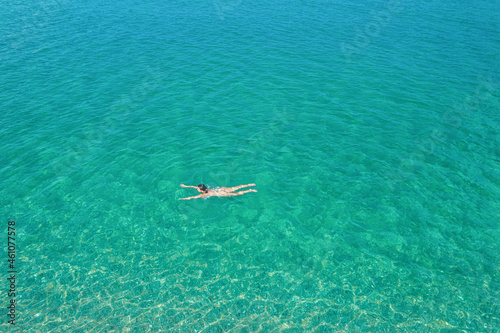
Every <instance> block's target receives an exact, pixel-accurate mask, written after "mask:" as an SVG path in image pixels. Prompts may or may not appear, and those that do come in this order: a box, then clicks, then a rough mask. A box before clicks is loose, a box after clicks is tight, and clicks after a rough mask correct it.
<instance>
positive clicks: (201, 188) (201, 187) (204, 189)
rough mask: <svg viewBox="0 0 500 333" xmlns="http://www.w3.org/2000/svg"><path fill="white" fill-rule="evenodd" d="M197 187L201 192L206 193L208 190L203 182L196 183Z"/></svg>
mask: <svg viewBox="0 0 500 333" xmlns="http://www.w3.org/2000/svg"><path fill="white" fill-rule="evenodd" d="M198 188H199V189H200V190H201V191H202V192H203V193H207V192H208V189H207V187H206V186H205V185H203V184H200V185H198Z"/></svg>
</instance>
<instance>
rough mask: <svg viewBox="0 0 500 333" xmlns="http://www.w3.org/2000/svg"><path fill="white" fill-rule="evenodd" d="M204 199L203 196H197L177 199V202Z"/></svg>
mask: <svg viewBox="0 0 500 333" xmlns="http://www.w3.org/2000/svg"><path fill="white" fill-rule="evenodd" d="M202 197H204V195H203V194H198V195H197V196H194V197H188V198H179V200H191V199H198V198H202Z"/></svg>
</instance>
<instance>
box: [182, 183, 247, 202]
mask: <svg viewBox="0 0 500 333" xmlns="http://www.w3.org/2000/svg"><path fill="white" fill-rule="evenodd" d="M249 186H255V184H247V185H239V186H233V187H217V188H215V189H209V188H207V187H206V186H205V185H203V184H200V185H198V186H188V185H184V184H181V187H191V188H195V189H196V190H198V192H201V194H199V195H197V196H194V197H189V198H179V200H191V199H198V198H208V197H234V196H236V195H242V194H245V193H248V192H257V190H254V189H251V190H246V191H239V192H236V193H232V192H233V191H236V190H239V189H240V188H243V187H249Z"/></svg>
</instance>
